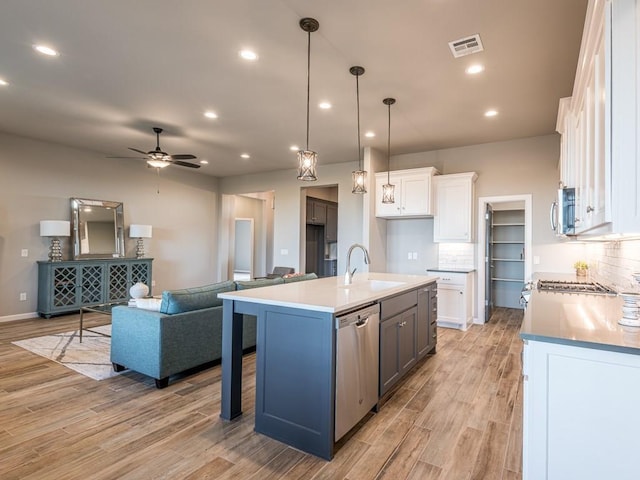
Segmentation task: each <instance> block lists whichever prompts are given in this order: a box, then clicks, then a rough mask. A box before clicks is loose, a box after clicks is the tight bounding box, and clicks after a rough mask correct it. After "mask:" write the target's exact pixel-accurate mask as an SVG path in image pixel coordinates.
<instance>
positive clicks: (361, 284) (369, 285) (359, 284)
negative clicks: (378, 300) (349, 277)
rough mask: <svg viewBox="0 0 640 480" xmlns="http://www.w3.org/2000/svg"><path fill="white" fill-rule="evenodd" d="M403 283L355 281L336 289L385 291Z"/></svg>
mask: <svg viewBox="0 0 640 480" xmlns="http://www.w3.org/2000/svg"><path fill="white" fill-rule="evenodd" d="M404 284H405V282H393V281H390V280H357V279H356V280H355V281H354V282H353V283H352V284H350V285H340V286H339V287H338V288H366V289H369V290H386V289H387V288H393V287H399V286H400V285H404Z"/></svg>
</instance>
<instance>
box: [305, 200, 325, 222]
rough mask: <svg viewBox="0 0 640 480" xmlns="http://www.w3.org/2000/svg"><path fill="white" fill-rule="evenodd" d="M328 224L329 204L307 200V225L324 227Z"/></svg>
mask: <svg viewBox="0 0 640 480" xmlns="http://www.w3.org/2000/svg"><path fill="white" fill-rule="evenodd" d="M326 222H327V204H326V203H323V202H319V201H316V200H314V199H313V198H307V223H312V224H314V225H324V224H325V223H326Z"/></svg>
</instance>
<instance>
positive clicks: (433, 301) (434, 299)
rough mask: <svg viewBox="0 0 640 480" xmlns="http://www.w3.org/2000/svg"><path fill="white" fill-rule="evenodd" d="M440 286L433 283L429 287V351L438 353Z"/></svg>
mask: <svg viewBox="0 0 640 480" xmlns="http://www.w3.org/2000/svg"><path fill="white" fill-rule="evenodd" d="M437 318H438V287H437V286H436V285H432V286H431V287H430V288H429V345H428V346H427V351H428V352H431V353H436V344H437V343H438V325H437V323H436V319H437Z"/></svg>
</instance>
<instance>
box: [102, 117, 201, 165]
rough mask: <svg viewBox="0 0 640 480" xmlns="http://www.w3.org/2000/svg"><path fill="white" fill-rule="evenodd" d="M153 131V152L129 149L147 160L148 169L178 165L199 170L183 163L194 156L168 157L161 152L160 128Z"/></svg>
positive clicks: (186, 154)
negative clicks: (154, 141) (154, 145)
mask: <svg viewBox="0 0 640 480" xmlns="http://www.w3.org/2000/svg"><path fill="white" fill-rule="evenodd" d="M153 131H154V132H155V133H156V148H155V150H150V151H148V152H144V151H142V150H138V149H137V148H131V147H129V150H133V151H134V152H137V153H140V154H142V155H144V156H145V157H144V158H146V159H147V164H148V165H149V166H150V167H154V168H165V167H168V166H169V165H179V166H181V167H189V168H200V165H198V164H197V163H190V162H183V160H192V159H195V158H196V156H195V155H191V154H190V153H183V154H178V155H169V154H168V153H167V152H164V151H162V149H161V148H160V134H161V133H162V128H160V127H153ZM108 158H139V157H108Z"/></svg>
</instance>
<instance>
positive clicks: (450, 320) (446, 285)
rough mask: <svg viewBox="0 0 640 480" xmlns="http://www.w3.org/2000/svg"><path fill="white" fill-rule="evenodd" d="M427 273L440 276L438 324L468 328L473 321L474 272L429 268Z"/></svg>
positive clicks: (440, 325) (438, 281)
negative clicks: (444, 270)
mask: <svg viewBox="0 0 640 480" xmlns="http://www.w3.org/2000/svg"><path fill="white" fill-rule="evenodd" d="M427 274H428V275H436V276H438V277H439V278H438V280H437V283H438V319H437V325H438V326H439V327H453V328H460V329H462V330H466V329H467V327H469V325H471V323H472V322H473V314H472V295H473V272H469V273H461V272H443V271H437V270H428V271H427Z"/></svg>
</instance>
